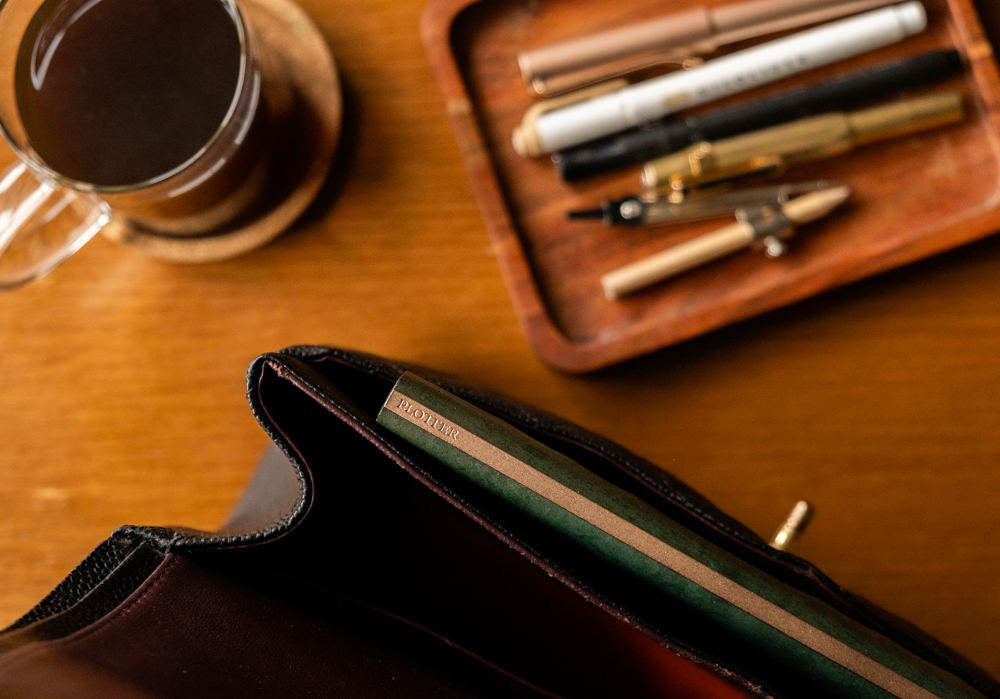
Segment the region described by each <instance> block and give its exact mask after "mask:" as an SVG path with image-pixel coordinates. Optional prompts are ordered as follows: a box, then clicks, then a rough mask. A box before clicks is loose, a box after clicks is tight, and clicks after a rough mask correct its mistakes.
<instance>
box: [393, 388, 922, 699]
mask: <svg viewBox="0 0 1000 699" xmlns="http://www.w3.org/2000/svg"><path fill="white" fill-rule="evenodd" d="M385 405H386V408H388V409H389V410H391V411H392V412H393V413H395V414H396V415H399V416H400V417H402V418H403V419H405V420H406V421H407V422H410V423H412V424H413V425H416V426H417V427H420V428H422V429H423V430H425V431H426V432H428V433H430V434H432V435H434V436H435V437H438V438H439V439H442V440H444V441H446V442H447V443H449V444H451V445H452V446H454V447H456V448H458V449H459V450H461V451H463V452H464V453H466V454H468V455H469V456H471V457H472V458H474V459H477V460H478V461H481V462H482V463H484V464H486V465H488V466H490V467H491V468H494V469H496V470H497V471H499V472H500V473H502V474H503V475H505V476H507V477H508V478H510V479H512V480H514V481H516V482H517V483H519V484H521V485H522V486H524V487H525V488H528V489H529V490H532V491H534V492H535V493H538V494H539V495H541V496H542V497H544V498H545V499H546V500H549V501H550V502H552V503H554V504H556V505H558V506H559V507H562V508H563V509H565V510H567V511H569V512H571V513H573V514H574V515H576V516H577V517H579V518H580V519H582V520H584V521H585V522H588V523H589V524H592V525H593V526H595V527H597V528H598V529H600V530H602V531H604V532H605V533H607V534H610V535H611V536H613V537H615V538H616V539H618V540H619V541H622V542H623V543H625V544H627V545H629V546H631V547H632V548H634V549H636V550H637V551H639V552H640V553H643V554H645V555H646V556H649V557H650V558H652V559H653V560H655V561H657V562H658V563H661V564H663V565H664V566H666V567H667V568H670V569H671V570H673V571H674V572H676V573H678V574H679V575H681V576H683V577H685V578H687V579H688V580H690V581H692V582H694V583H696V584H698V585H700V586H701V587H703V588H705V589H706V590H708V591H709V592H712V593H714V594H716V595H718V596H719V597H721V598H722V599H724V600H725V601H727V602H729V603H730V604H733V605H734V606H736V607H739V608H740V609H742V610H743V611H745V612H747V613H748V614H750V615H751V616H754V617H756V618H757V619H759V620H760V621H763V622H764V623H765V624H768V625H769V626H772V627H774V628H775V629H777V630H778V631H781V632H782V633H784V634H785V635H787V636H789V637H791V638H793V639H795V640H796V641H798V642H799V643H801V644H802V645H804V646H806V647H808V648H811V649H812V650H814V651H816V652H817V653H819V654H821V655H823V656H825V657H827V658H829V659H830V660H832V661H833V662H835V663H837V664H838V665H841V666H842V667H845V668H847V669H848V670H850V671H851V672H854V673H855V674H857V675H859V676H861V677H863V678H865V679H866V680H868V681H869V682H871V683H872V684H875V685H877V686H879V687H881V688H882V689H884V690H886V691H887V692H889V693H890V694H892V695H894V696H896V697H899V698H900V699H938V697H937V695H935V694H933V693H931V692H929V691H927V690H926V689H924V688H923V687H921V686H919V685H917V684H915V683H914V682H912V681H910V680H908V679H906V678H905V677H903V676H902V675H900V674H898V673H896V672H893V671H892V670H890V669H889V668H887V667H885V666H884V665H882V664H880V663H878V662H876V661H874V660H872V659H871V658H869V657H868V656H866V655H864V654H863V653H859V652H858V651H856V650H854V649H853V648H851V647H850V646H848V645H847V644H845V643H843V642H841V641H838V640H837V639H836V638H833V637H832V636H830V635H829V634H827V633H825V632H824V631H821V630H819V629H817V628H816V627H815V626H812V625H811V624H809V623H808V622H805V621H803V620H802V619H799V618H798V617H797V616H795V615H794V614H790V613H789V612H786V611H785V610H784V609H782V608H781V607H779V606H777V605H776V604H774V603H772V602H769V601H768V600H766V599H764V598H763V597H761V596H760V595H757V594H756V593H754V592H751V591H750V590H748V589H746V588H745V587H743V586H742V585H738V584H737V583H735V582H733V581H732V580H730V579H729V578H727V577H725V576H724V575H722V574H720V573H717V572H716V571H714V570H712V569H711V568H709V567H708V566H706V565H705V564H703V563H700V562H699V561H697V560H695V559H693V558H691V557H690V556H688V555H687V554H685V553H682V552H681V551H678V550H677V549H675V548H674V547H673V546H670V545H669V544H667V543H665V542H663V541H660V540H659V539H657V538H656V537H655V536H653V535H651V534H649V533H647V532H646V531H644V530H642V529H640V528H639V527H637V526H636V525H634V524H632V523H631V522H629V521H628V520H626V519H624V518H622V517H620V516H618V515H616V514H615V513H613V512H611V511H609V510H607V509H605V508H603V507H601V506H600V505H598V504H597V503H595V502H593V501H591V500H588V499H587V498H585V497H583V496H582V495H580V494H579V493H577V492H576V491H574V490H572V489H571V488H567V487H566V486H564V485H563V484H562V483H559V482H558V481H556V480H555V479H553V478H550V477H549V476H547V475H545V474H544V473H541V472H539V471H538V470H537V469H535V468H533V467H531V466H529V465H528V464H526V463H524V462H523V461H520V460H519V459H516V458H514V457H513V456H511V455H510V454H508V453H507V452H505V451H503V450H502V449H498V448H497V447H495V446H493V445H492V444H490V443H489V442H487V441H486V440H484V439H482V438H480V437H477V436H476V435H474V434H472V433H471V432H468V431H467V430H465V429H462V428H461V426H458V427H457V428H456V426H455V424H454V423H453V422H451V421H449V420H447V419H445V418H444V417H442V416H441V415H440V414H438V413H436V412H434V411H433V410H431V409H429V408H427V407H426V406H424V405H422V404H421V403H418V402H417V401H415V400H413V399H412V398H410V397H408V396H405V395H403V394H402V393H399V392H398V391H393V392H392V394H391V395H390V396H389V400H387V401H386V404H385Z"/></svg>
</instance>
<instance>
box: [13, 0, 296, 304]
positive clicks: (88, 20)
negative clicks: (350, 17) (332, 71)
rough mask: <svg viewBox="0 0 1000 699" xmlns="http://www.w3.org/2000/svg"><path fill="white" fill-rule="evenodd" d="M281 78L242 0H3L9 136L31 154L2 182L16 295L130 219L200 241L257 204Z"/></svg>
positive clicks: (154, 229) (20, 155)
mask: <svg viewBox="0 0 1000 699" xmlns="http://www.w3.org/2000/svg"><path fill="white" fill-rule="evenodd" d="M279 72H280V67H279V66H278V64H277V63H275V62H273V61H272V62H268V61H266V60H265V61H264V62H262V61H261V57H260V55H259V49H258V45H257V40H256V38H255V33H254V31H253V28H252V27H251V26H250V25H249V24H248V22H247V19H246V16H245V14H244V13H242V12H241V11H240V8H239V6H238V3H237V2H236V0H0V131H2V133H3V135H4V137H5V138H6V140H7V141H8V143H9V144H10V145H11V147H12V148H13V149H14V152H15V153H16V154H17V156H18V161H17V162H16V163H15V164H14V165H13V166H11V167H10V168H9V169H8V170H7V171H6V172H5V173H3V174H2V175H0V289H5V288H13V287H15V286H18V285H20V284H23V283H26V282H28V281H31V280H32V279H36V278H37V277H40V276H42V275H43V274H45V273H47V272H49V271H50V270H51V269H52V268H53V267H55V266H56V265H58V264H59V263H60V262H62V261H63V260H65V259H66V258H67V257H69V255H71V254H72V253H74V252H75V251H76V250H78V249H79V248H80V247H81V246H82V245H83V244H84V243H86V242H87V241H88V240H89V239H90V238H91V237H93V235H94V234H95V233H97V232H98V231H99V230H100V229H101V228H102V227H103V226H105V225H107V224H108V223H109V222H110V221H111V220H112V219H115V218H122V219H124V220H125V221H126V222H127V224H128V225H129V226H133V227H137V228H139V229H141V230H146V231H149V232H151V233H154V234H163V235H170V236H197V235H204V234H206V233H210V232H211V231H213V229H217V228H219V227H220V226H222V225H223V224H226V223H227V222H231V221H233V220H234V219H235V218H237V217H238V216H240V214H242V213H245V212H246V211H247V210H248V209H249V208H250V207H251V205H252V204H253V203H254V201H255V200H256V199H257V198H258V196H259V195H260V194H261V190H262V188H263V187H264V184H265V181H266V170H267V160H268V158H267V157H266V151H267V150H268V145H267V144H268V143H269V142H270V141H271V140H273V139H270V138H268V131H269V129H270V126H271V125H269V123H268V122H269V116H268V114H267V110H266V109H265V108H264V107H263V106H262V105H263V103H264V102H265V101H266V100H265V99H264V96H265V95H264V92H265V91H266V89H268V88H267V86H268V85H270V86H272V87H271V88H270V89H280V88H276V87H274V86H275V85H277V84H279V83H281V82H282V78H281V76H280V75H279V74H277V73H279ZM262 73H263V76H262ZM262 84H263V85H264V88H262Z"/></svg>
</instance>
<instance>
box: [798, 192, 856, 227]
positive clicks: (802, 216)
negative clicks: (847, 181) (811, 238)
mask: <svg viewBox="0 0 1000 699" xmlns="http://www.w3.org/2000/svg"><path fill="white" fill-rule="evenodd" d="M850 196H851V188H850V187H846V186H840V187H830V188H828V189H821V190H819V191H818V192H810V193H809V194H803V195H802V196H801V197H796V198H795V199H792V200H791V201H790V202H788V203H787V204H785V205H784V206H783V207H782V211H784V213H785V216H787V217H788V218H789V220H790V221H792V223H796V224H802V223H809V222H810V221H815V220H816V219H818V218H823V217H824V216H826V215H827V214H828V213H830V212H831V211H833V210H834V209H836V208H837V207H838V206H840V205H841V204H843V203H844V202H845V201H847V199H848V198H849V197H850Z"/></svg>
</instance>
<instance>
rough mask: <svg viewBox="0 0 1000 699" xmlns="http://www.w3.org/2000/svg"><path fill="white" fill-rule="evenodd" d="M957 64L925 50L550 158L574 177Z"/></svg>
mask: <svg viewBox="0 0 1000 699" xmlns="http://www.w3.org/2000/svg"><path fill="white" fill-rule="evenodd" d="M961 70H962V58H961V56H960V55H959V53H958V51H955V50H954V49H946V50H942V51H928V52H926V53H921V54H918V55H916V56H911V57H907V58H903V59H899V60H894V61H886V62H884V63H879V64H878V65H875V66H872V67H870V68H864V69H862V70H855V71H850V72H847V73H841V74H839V75H835V76H833V77H832V78H829V79H827V80H823V81H821V82H818V83H814V84H810V85H804V86H800V87H793V88H789V89H787V90H780V91H778V92H774V93H772V94H770V95H766V96H764V97H762V98H760V99H756V100H750V101H747V102H741V103H739V104H735V105H732V106H728V107H722V108H720V109H713V110H711V111H708V112H704V113H702V114H699V115H695V116H691V117H688V118H687V119H684V120H683V121H677V122H674V123H668V124H662V125H658V126H655V127H652V128H646V129H640V130H636V131H631V132H629V133H624V134H620V135H618V136H614V137H611V138H608V139H604V140H601V141H595V142H594V143H592V144H587V145H582V146H578V147H576V148H571V149H569V150H565V151H561V152H559V153H555V154H553V156H552V160H553V162H554V164H555V167H556V170H557V171H558V172H559V175H560V176H561V177H562V178H563V180H565V181H567V182H575V181H578V180H582V179H585V178H587V177H592V176H594V175H599V174H602V173H605V172H611V171H614V170H620V169H624V168H627V167H631V166H634V165H638V164H640V163H643V162H646V161H648V160H652V159H653V158H656V157H658V156H661V155H666V154H667V153H673V152H675V151H678V150H681V149H682V148H684V147H686V146H689V145H691V144H693V143H697V142H699V141H714V140H717V139H720V138H726V137H728V136H735V135H736V134H740V133H746V132H748V131H756V130H758V129H763V128H766V127H768V126H774V125H775V124H781V123H784V122H788V121H792V120H794V119H799V118H801V117H806V116H812V115H814V114H822V113H823V112H833V111H842V110H846V109H852V108H854V107H858V106H861V105H863V104H865V103H866V102H873V101H875V100H877V99H879V98H880V97H882V96H885V95H890V94H892V93H894V92H901V91H905V90H915V89H919V88H922V87H927V86H929V85H934V84H936V83H939V82H942V81H944V80H946V79H948V78H950V77H952V76H954V75H957V74H958V73H960V72H961Z"/></svg>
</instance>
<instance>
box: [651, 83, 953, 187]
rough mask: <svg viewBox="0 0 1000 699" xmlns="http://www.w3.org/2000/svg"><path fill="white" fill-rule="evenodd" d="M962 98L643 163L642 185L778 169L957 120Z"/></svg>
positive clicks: (867, 112) (814, 122) (692, 182)
mask: <svg viewBox="0 0 1000 699" xmlns="http://www.w3.org/2000/svg"><path fill="white" fill-rule="evenodd" d="M963 114H964V109H963V105H962V96H961V95H960V94H958V93H957V92H952V91H947V92H937V93H934V94H931V95H928V96H925V97H917V98H913V99H905V100H898V101H895V102H890V103H888V104H883V105H880V106H878V107H873V108H871V109H862V110H859V111H855V112H833V113H829V114H821V115H819V116H815V117H808V118H806V119H799V120H798V121H793V122H790V123H788V124H782V125H780V126H773V127H771V128H767V129H762V130H760V131H753V132H751V133H748V134H743V135H741V136H734V137H732V138H727V139H723V140H720V141H714V142H711V143H710V142H707V141H706V142H704V143H697V144H695V145H693V146H691V147H690V148H687V149H685V150H683V151H680V152H678V153H673V154H671V155H667V156H664V157H662V158H657V159H656V160H653V161H650V162H649V163H646V165H645V167H644V168H643V170H642V183H643V185H644V186H645V187H646V188H647V189H651V190H665V189H666V190H672V191H674V192H682V191H684V190H685V189H687V188H689V187H693V186H698V185H704V184H707V183H712V182H718V181H722V180H727V179H731V178H734V177H740V176H743V175H749V174H754V173H758V172H762V171H767V170H772V169H781V168H783V167H785V166H788V165H794V164H797V163H804V162H810V161H813V160H819V159H822V158H828V157H832V156H835V155H840V154H841V153H846V152H848V151H850V150H852V149H854V148H855V147H857V146H861V145H865V144H868V143H874V142H876V141H882V140H886V139H889V138H893V137H896V136H902V135H905V134H909V133H914V132H917V131H924V130H926V129H931V128H934V127H936V126H941V125H944V124H949V123H953V122H957V121H961V119H962V117H963Z"/></svg>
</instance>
